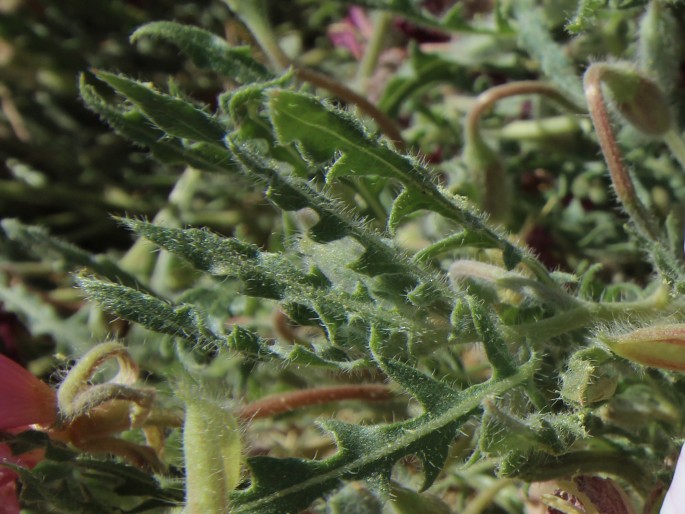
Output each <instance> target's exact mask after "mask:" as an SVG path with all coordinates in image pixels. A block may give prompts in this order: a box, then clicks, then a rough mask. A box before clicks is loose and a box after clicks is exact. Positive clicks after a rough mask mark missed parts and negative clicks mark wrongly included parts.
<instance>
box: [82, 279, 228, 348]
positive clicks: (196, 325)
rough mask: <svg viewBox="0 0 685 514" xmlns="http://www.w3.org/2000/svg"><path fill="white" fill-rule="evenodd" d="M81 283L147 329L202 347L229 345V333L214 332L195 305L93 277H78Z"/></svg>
mask: <svg viewBox="0 0 685 514" xmlns="http://www.w3.org/2000/svg"><path fill="white" fill-rule="evenodd" d="M77 283H78V285H79V286H80V287H81V288H82V289H83V290H84V291H85V292H86V294H87V295H88V297H89V298H90V299H92V300H93V301H95V302H97V303H99V304H100V305H102V307H103V308H104V309H105V310H107V311H109V312H111V313H113V314H116V315H117V316H121V317H122V318H124V319H126V320H129V321H133V322H136V323H139V324H141V325H143V326H144V327H145V328H148V329H150V330H154V331H155V332H160V333H163V334H170V335H174V336H179V337H182V338H184V339H187V340H189V341H191V342H192V343H194V344H196V345H199V346H218V345H221V344H222V345H224V346H227V338H226V336H224V335H222V334H217V333H215V332H214V331H212V330H211V328H210V327H209V325H208V324H207V323H206V320H205V319H204V318H203V316H202V315H201V314H200V313H199V312H198V311H197V310H196V309H194V308H193V307H192V306H191V305H187V304H181V305H174V304H171V303H169V302H167V301H165V300H163V299H161V298H159V297H156V296H152V295H150V294H146V293H144V292H141V291H137V290H135V289H131V288H129V287H125V286H122V285H119V284H113V283H110V282H103V281H101V280H98V279H95V278H90V277H83V276H82V277H78V278H77Z"/></svg>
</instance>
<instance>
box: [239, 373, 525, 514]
mask: <svg viewBox="0 0 685 514" xmlns="http://www.w3.org/2000/svg"><path fill="white" fill-rule="evenodd" d="M382 362H383V364H384V365H385V366H386V371H388V372H389V373H391V375H390V376H391V378H393V379H395V380H398V381H399V382H400V383H401V384H402V385H406V386H408V388H409V389H410V390H411V391H422V392H421V393H417V394H420V395H421V397H422V398H423V401H424V402H426V405H427V408H426V412H425V413H424V414H422V415H420V416H418V417H416V418H413V419H410V420H408V421H403V422H399V423H394V424H391V425H384V426H373V427H362V426H358V425H349V424H346V423H341V422H338V421H335V422H327V423H325V424H324V425H323V426H324V428H325V429H327V430H328V431H330V432H331V433H332V434H333V436H334V438H335V440H336V442H337V444H338V452H337V453H336V454H335V455H334V456H332V457H330V458H328V459H325V460H322V461H308V460H303V459H274V458H269V457H258V458H253V459H249V460H248V465H249V466H250V468H251V471H252V485H251V486H250V488H249V489H247V490H245V491H242V492H237V493H235V494H234V496H233V510H232V511H231V512H232V514H243V513H245V514H246V513H250V514H281V513H283V512H297V511H299V510H301V509H304V508H306V507H307V505H309V503H311V502H312V501H313V500H314V499H316V498H319V497H321V496H322V495H324V494H325V493H326V492H328V491H331V490H333V489H335V488H338V487H339V486H340V484H341V483H342V482H343V481H344V480H360V479H364V478H367V479H369V480H370V481H371V482H372V483H374V484H375V485H378V482H381V484H382V482H383V481H385V480H387V479H388V477H389V476H390V471H391V468H392V465H393V464H394V463H395V462H396V461H397V460H398V459H400V458H402V457H403V456H406V455H418V457H419V458H420V459H421V460H422V461H423V463H424V470H425V477H426V480H425V483H424V488H425V487H428V486H430V484H431V483H432V481H433V480H434V479H435V477H436V476H437V473H438V472H439V469H440V468H441V467H442V465H443V464H444V460H445V457H446V455H447V451H448V448H449V443H450V442H451V441H452V439H453V438H454V437H455V436H456V435H457V432H458V429H459V426H461V424H463V423H464V421H466V420H467V419H468V418H469V416H470V414H471V413H473V412H475V411H477V410H478V409H479V408H480V405H481V403H482V402H483V400H484V399H485V398H487V397H489V396H500V395H502V394H504V393H506V392H507V391H509V390H510V389H512V388H514V387H516V386H517V385H519V384H521V383H524V382H526V381H527V380H528V379H529V378H530V377H531V376H532V374H533V372H534V370H535V367H536V364H535V362H534V361H530V362H528V363H526V364H524V365H523V366H521V367H519V368H518V369H517V370H516V372H515V373H514V375H511V376H509V377H506V378H503V379H492V380H490V381H488V382H485V383H483V384H479V385H476V386H472V387H470V388H468V389H466V390H464V391H452V390H450V389H449V388H447V387H446V386H445V385H444V384H441V383H440V382H437V381H435V380H433V379H432V378H430V377H427V376H423V375H421V376H418V375H417V372H416V370H414V369H413V368H410V367H408V366H405V365H402V364H397V363H395V364H389V363H390V361H387V360H383V361H382ZM445 394H448V396H449V399H450V400H451V401H449V402H447V401H443V400H444V395H445ZM436 399H438V401H437V402H436V401H435V400H436Z"/></svg>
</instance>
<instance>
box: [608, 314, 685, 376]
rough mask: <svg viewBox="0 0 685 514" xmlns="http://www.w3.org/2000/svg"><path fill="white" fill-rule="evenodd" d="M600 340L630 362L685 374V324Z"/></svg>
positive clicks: (650, 328) (654, 328)
mask: <svg viewBox="0 0 685 514" xmlns="http://www.w3.org/2000/svg"><path fill="white" fill-rule="evenodd" d="M599 339H600V340H601V341H602V342H603V343H605V344H606V345H607V346H608V347H609V348H611V350H612V351H613V352H614V353H616V354H617V355H620V356H621V357H623V358H625V359H628V360H629V361H632V362H636V363H638V364H642V365H644V366H649V367H652V368H660V369H668V370H671V371H685V324H683V323H678V324H673V325H659V326H656V327H646V328H639V329H637V330H633V331H632V332H629V333H627V334H623V335H620V336H613V335H601V336H600V337H599Z"/></svg>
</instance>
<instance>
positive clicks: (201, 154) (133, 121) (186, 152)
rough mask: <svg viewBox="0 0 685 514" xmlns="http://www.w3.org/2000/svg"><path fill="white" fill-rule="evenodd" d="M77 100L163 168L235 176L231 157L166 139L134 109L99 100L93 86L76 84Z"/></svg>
mask: <svg viewBox="0 0 685 514" xmlns="http://www.w3.org/2000/svg"><path fill="white" fill-rule="evenodd" d="M79 92H80V94H81V98H82V99H83V101H84V102H85V103H86V105H87V106H88V108H89V109H91V110H92V111H93V112H95V113H97V114H98V115H99V116H100V117H101V118H102V120H103V121H104V122H105V123H107V124H108V125H109V126H110V127H112V128H113V129H114V131H115V132H116V133H117V134H119V135H121V136H123V137H125V138H126V139H128V140H130V141H131V142H133V143H134V144H137V145H140V146H142V147H145V148H149V149H150V151H151V152H152V154H153V155H154V156H155V158H156V159H158V160H159V161H161V162H163V163H166V164H184V165H188V166H192V167H193V168H196V169H198V170H204V171H210V172H217V173H226V172H228V173H235V171H236V166H235V165H234V164H233V159H232V157H231V154H230V152H229V151H228V150H226V149H225V148H222V147H220V146H217V145H215V144H210V143H187V144H184V143H183V142H181V141H180V140H178V139H175V138H171V137H168V136H166V134H165V133H164V131H162V130H160V129H159V128H157V127H155V126H153V125H152V124H151V123H150V120H148V119H147V118H146V117H145V115H144V114H143V113H142V112H140V111H139V110H137V109H134V108H130V109H125V108H123V107H122V106H115V105H113V104H110V103H109V102H107V101H106V100H105V99H104V98H102V97H101V96H100V95H99V94H98V93H97V91H96V90H95V88H94V87H93V86H89V85H88V84H86V82H85V76H84V75H81V77H80V80H79Z"/></svg>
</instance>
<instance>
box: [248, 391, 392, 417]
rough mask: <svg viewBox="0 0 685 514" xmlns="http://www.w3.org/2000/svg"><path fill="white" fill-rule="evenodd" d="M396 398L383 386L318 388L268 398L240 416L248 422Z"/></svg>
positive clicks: (252, 404) (258, 401)
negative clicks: (347, 402) (349, 402)
mask: <svg viewBox="0 0 685 514" xmlns="http://www.w3.org/2000/svg"><path fill="white" fill-rule="evenodd" d="M393 397H394V394H393V393H392V391H391V390H390V388H389V387H387V386H384V385H379V384H367V385H354V386H351V385H350V386H333V387H317V388H314V389H305V390H302V391H294V392H292V393H281V394H274V395H272V396H267V397H265V398H262V399H260V400H257V401H255V402H252V403H250V404H248V405H245V406H244V407H243V408H241V409H240V410H239V411H238V414H237V416H238V418H239V419H242V420H245V421H248V420H253V419H259V418H267V417H270V416H275V415H277V414H284V413H286V412H291V411H293V410H296V409H303V408H305V407H312V406H314V405H323V404H326V403H332V402H339V401H343V400H363V401H367V402H377V401H383V400H390V399H392V398H393Z"/></svg>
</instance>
